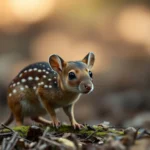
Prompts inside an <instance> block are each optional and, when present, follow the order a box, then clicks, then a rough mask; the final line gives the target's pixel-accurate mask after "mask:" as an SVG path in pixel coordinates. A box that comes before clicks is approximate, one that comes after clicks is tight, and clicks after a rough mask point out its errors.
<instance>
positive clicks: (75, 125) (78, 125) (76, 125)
mask: <svg viewBox="0 0 150 150" xmlns="http://www.w3.org/2000/svg"><path fill="white" fill-rule="evenodd" d="M72 126H73V128H74V129H82V128H84V125H82V124H79V123H77V122H74V123H72Z"/></svg>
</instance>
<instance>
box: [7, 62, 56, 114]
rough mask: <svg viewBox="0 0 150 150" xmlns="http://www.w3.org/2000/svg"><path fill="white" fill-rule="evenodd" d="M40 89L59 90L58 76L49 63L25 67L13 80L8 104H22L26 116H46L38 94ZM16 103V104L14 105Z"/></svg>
mask: <svg viewBox="0 0 150 150" xmlns="http://www.w3.org/2000/svg"><path fill="white" fill-rule="evenodd" d="M38 87H42V88H43V89H45V90H52V89H57V88H58V87H57V74H56V73H55V72H54V71H53V70H52V69H51V67H50V65H49V64H48V63H47V62H38V63H34V64H31V65H29V66H27V67H25V68H24V69H23V70H21V71H20V72H19V74H18V75H17V76H16V77H15V78H14V79H13V80H12V82H11V83H10V85H9V87H8V104H9V106H10V107H14V104H15V103H16V104H17V103H18V104H21V106H22V110H21V112H20V113H22V114H23V115H25V116H31V115H33V116H34V115H37V114H45V113H46V111H45V109H44V108H43V107H42V104H41V103H40V101H39V98H38V96H37V94H36V90H37V89H38ZM14 102H15V103H14Z"/></svg>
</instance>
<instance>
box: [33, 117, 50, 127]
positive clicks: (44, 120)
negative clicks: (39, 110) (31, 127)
mask: <svg viewBox="0 0 150 150" xmlns="http://www.w3.org/2000/svg"><path fill="white" fill-rule="evenodd" d="M31 119H32V120H33V121H35V122H38V123H42V124H45V125H51V124H52V121H48V120H46V119H44V118H43V117H40V116H38V117H31Z"/></svg>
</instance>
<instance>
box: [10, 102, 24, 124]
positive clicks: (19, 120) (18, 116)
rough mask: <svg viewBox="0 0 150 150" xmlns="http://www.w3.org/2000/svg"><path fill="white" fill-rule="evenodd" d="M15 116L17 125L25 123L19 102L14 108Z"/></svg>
mask: <svg viewBox="0 0 150 150" xmlns="http://www.w3.org/2000/svg"><path fill="white" fill-rule="evenodd" d="M12 112H13V115H14V118H15V120H16V125H17V126H22V125H23V116H22V113H21V106H20V104H19V103H17V104H16V105H15V107H14V109H12Z"/></svg>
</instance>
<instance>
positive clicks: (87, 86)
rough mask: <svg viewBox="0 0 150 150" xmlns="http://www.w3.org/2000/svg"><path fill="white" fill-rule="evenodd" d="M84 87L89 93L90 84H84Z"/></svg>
mask: <svg viewBox="0 0 150 150" xmlns="http://www.w3.org/2000/svg"><path fill="white" fill-rule="evenodd" d="M84 87H85V89H86V90H88V91H90V90H91V89H92V86H91V85H90V84H85V85H84Z"/></svg>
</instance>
